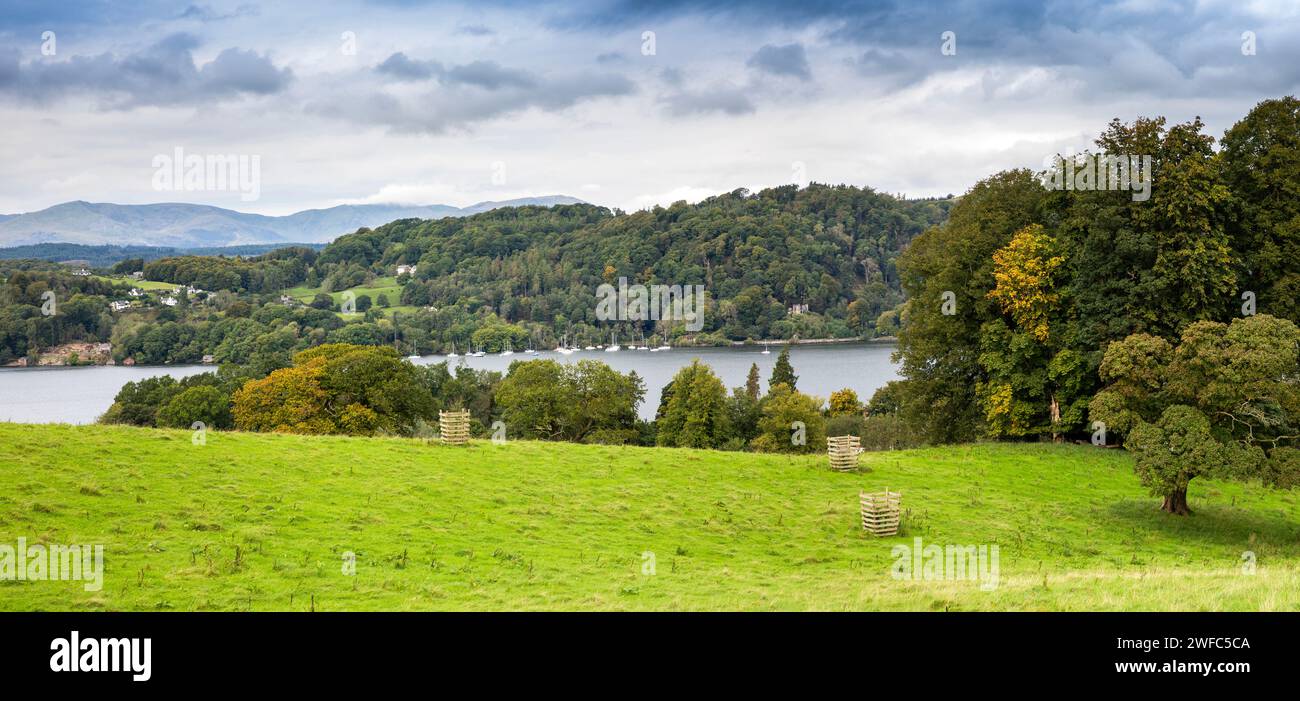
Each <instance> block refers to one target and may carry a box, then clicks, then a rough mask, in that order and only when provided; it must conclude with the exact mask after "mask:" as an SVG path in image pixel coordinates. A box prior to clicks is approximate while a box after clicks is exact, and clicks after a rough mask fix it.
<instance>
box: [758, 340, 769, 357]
mask: <svg viewBox="0 0 1300 701" xmlns="http://www.w3.org/2000/svg"><path fill="white" fill-rule="evenodd" d="M771 354H772V351H771V350H768V347H767V341H763V352H762V353H759V355H771Z"/></svg>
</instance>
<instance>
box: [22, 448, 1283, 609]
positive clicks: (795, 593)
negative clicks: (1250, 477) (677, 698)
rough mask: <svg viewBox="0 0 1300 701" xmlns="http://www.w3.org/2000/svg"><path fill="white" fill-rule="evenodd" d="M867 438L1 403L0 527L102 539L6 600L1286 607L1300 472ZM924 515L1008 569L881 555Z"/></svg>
mask: <svg viewBox="0 0 1300 701" xmlns="http://www.w3.org/2000/svg"><path fill="white" fill-rule="evenodd" d="M861 462H862V466H863V471H862V472H860V473H853V474H840V473H834V472H831V471H829V470H828V469H827V468H826V467H825V460H824V458H819V457H787V456H769V455H754V454H746V453H725V452H714V451H693V450H673V449H653V448H621V447H603V446H581V445H570V444H561V443H537V442H511V443H508V444H506V445H494V444H492V443H490V442H475V443H472V444H471V445H469V446H467V447H444V446H440V445H437V444H432V445H430V444H425V443H424V442H423V441H419V440H410V439H364V438H345V437H299V436H284V435H265V434H263V435H259V434H241V433H216V432H211V433H209V434H208V435H207V443H206V445H193V444H192V443H191V440H190V434H189V432H186V431H162V430H146V429H134V428H126V427H107V426H83V427H73V426H64V425H53V426H34V425H18V424H3V423H0V544H4V543H7V544H10V545H15V544H16V540H17V538H19V537H24V538H26V539H27V540H28V541H29V542H37V541H40V542H45V543H50V544H56V543H57V544H72V543H85V544H89V543H103V544H105V549H106V555H105V560H106V564H105V570H106V574H105V578H104V586H103V589H102V590H101V591H99V592H86V591H84V589H83V587H82V584H81V583H79V582H30V581H6V582H0V609H4V610H32V609H37V610H250V609H251V610H290V611H303V610H308V609H310V608H311V607H313V606H314V607H315V609H316V610H320V611H339V610H354V609H381V610H424V609H435V610H465V609H471V610H485V609H486V610H515V609H578V610H593V609H594V610H615V609H630V610H698V609H706V610H714V609H723V610H832V611H840V610H877V609H907V610H926V611H929V610H935V611H943V610H1098V609H1103V610H1115V609H1122V610H1171V609H1172V610H1220V609H1226V610H1296V609H1300V575H1298V570H1297V566H1298V565H1300V506H1298V505H1297V501H1296V495H1294V494H1291V493H1286V492H1273V491H1269V490H1266V489H1264V488H1262V487H1260V486H1259V485H1257V484H1244V485H1243V484H1225V483H1217V482H1210V481H1200V480H1198V481H1196V482H1193V484H1192V490H1191V495H1190V496H1191V502H1192V508H1193V509H1195V510H1196V513H1195V514H1194V515H1193V516H1191V517H1187V518H1179V517H1173V516H1168V515H1166V514H1163V513H1161V512H1160V511H1159V510H1158V509H1157V505H1158V499H1156V498H1154V497H1152V496H1150V495H1148V494H1146V493H1145V492H1144V490H1143V489H1142V488H1141V487H1140V486H1139V484H1138V482H1137V479H1136V477H1134V475H1133V473H1132V467H1131V464H1130V459H1129V457H1128V456H1127V455H1125V454H1124V453H1122V452H1119V451H1111V450H1103V449H1096V448H1090V447H1080V446H1054V445H1008V444H979V445H968V446H956V447H945V448H935V449H925V450H916V451H906V452H896V453H870V454H866V455H864V456H863V458H862V461H861ZM885 487H889V488H890V489H892V490H896V491H901V492H902V494H903V503H904V506H905V508H906V514H905V518H904V531H905V532H904V533H903V534H900V535H899V536H897V537H891V538H875V537H872V536H869V535H866V534H864V532H863V530H862V528H861V526H860V522H859V512H858V492H859V490H860V489H870V490H879V489H883V488H885ZM914 537H921V538H923V539H924V542H925V544H927V545H929V544H938V545H945V544H954V545H982V544H988V545H992V544H996V545H998V546H999V552H1000V558H999V559H1000V565H999V569H1000V580H999V585H998V586H997V587H996V588H995V589H994V590H992V591H983V590H981V588H980V586H979V584H978V583H977V582H971V581H923V580H922V581H900V580H897V579H894V578H893V577H891V575H890V568H891V565H892V564H893V562H894V559H895V558H894V557H893V556H892V555H891V546H894V545H900V544H908V545H910V544H911V543H912V542H913V540H912V539H913V538H914ZM349 551H350V552H353V553H355V555H356V572H355V575H352V576H348V575H345V574H343V566H342V562H343V557H344V555H343V554H344V553H345V552H349ZM1245 551H1251V552H1253V553H1255V557H1256V558H1257V566H1258V569H1257V572H1256V573H1255V574H1253V575H1248V574H1245V573H1244V572H1243V568H1242V554H1243V552H1245ZM647 553H653V557H654V573H653V574H645V573H643V566H644V565H643V563H644V562H645V561H646V560H647V559H648V557H649V555H647Z"/></svg>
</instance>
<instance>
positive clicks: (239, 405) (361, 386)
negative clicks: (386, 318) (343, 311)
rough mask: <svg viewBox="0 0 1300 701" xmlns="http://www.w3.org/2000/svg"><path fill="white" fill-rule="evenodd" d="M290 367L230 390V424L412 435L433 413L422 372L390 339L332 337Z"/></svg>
mask: <svg viewBox="0 0 1300 701" xmlns="http://www.w3.org/2000/svg"><path fill="white" fill-rule="evenodd" d="M293 363H294V366H293V367H290V368H284V369H281V370H276V371H275V372H273V373H271V374H270V375H268V376H266V377H265V378H263V379H260V380H251V381H249V382H247V383H246V384H245V385H244V386H243V387H242V388H240V389H239V390H238V391H237V392H235V394H234V396H233V397H232V398H231V399H232V400H233V404H234V406H233V408H232V414H233V415H234V418H235V426H236V428H239V429H240V430H245V431H278V432H284V433H316V434H320V433H347V434H353V435H371V434H375V433H398V434H409V433H411V432H412V431H413V430H414V428H415V424H416V422H417V421H418V420H421V419H425V420H427V419H431V418H432V414H433V397H432V395H431V394H430V393H429V389H428V387H426V386H425V385H424V384H423V383H422V382H421V381H420V373H419V372H417V370H416V368H415V367H414V366H413V365H411V364H410V363H408V362H406V361H404V360H402V359H401V358H400V357H399V356H398V354H397V351H396V350H394V349H393V348H391V347H388V346H355V345H348V344H342V343H333V344H325V345H321V346H317V347H315V348H311V349H309V350H305V351H302V352H300V353H298V354H297V355H295V356H294V357H293Z"/></svg>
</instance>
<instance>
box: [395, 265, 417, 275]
mask: <svg viewBox="0 0 1300 701" xmlns="http://www.w3.org/2000/svg"><path fill="white" fill-rule="evenodd" d="M415 267H416V266H414V265H399V266H397V274H398V275H401V274H402V273H406V274H407V275H414V274H415Z"/></svg>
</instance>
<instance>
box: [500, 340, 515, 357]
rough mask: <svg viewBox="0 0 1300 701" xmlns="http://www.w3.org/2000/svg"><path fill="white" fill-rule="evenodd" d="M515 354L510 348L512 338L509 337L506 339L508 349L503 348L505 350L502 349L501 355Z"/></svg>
mask: <svg viewBox="0 0 1300 701" xmlns="http://www.w3.org/2000/svg"><path fill="white" fill-rule="evenodd" d="M514 354H515V352H514V350H512V349H511V348H510V339H508V338H507V339H506V349H505V350H503V351H501V357H503V358H504V357H506V356H507V355H514Z"/></svg>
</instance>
